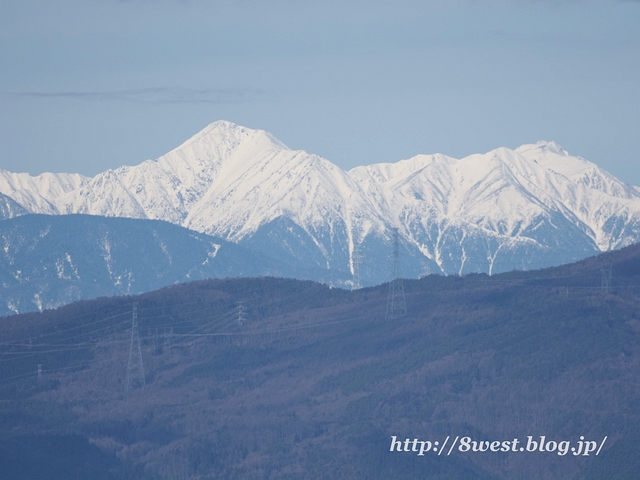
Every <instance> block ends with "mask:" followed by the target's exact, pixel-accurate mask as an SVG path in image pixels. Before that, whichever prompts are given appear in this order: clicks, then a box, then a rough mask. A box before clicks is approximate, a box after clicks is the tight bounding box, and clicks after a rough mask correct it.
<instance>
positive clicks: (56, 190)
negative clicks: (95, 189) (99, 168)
mask: <svg viewBox="0 0 640 480" xmlns="http://www.w3.org/2000/svg"><path fill="white" fill-rule="evenodd" d="M88 180H89V178H87V177H84V176H82V175H80V174H78V173H43V174H41V175H37V176H35V177H33V176H31V175H29V174H28V173H12V172H8V171H6V170H0V193H2V194H4V195H6V196H8V197H9V198H11V199H13V200H15V201H16V202H17V203H18V204H20V205H21V206H22V207H24V208H25V209H27V210H28V211H29V212H30V213H44V214H48V215H56V214H59V213H61V212H60V211H59V210H58V208H57V206H56V202H57V199H59V198H60V197H61V196H62V195H64V194H65V193H67V192H71V191H75V190H77V189H78V188H80V187H81V186H83V185H84V184H85V183H87V181H88Z"/></svg>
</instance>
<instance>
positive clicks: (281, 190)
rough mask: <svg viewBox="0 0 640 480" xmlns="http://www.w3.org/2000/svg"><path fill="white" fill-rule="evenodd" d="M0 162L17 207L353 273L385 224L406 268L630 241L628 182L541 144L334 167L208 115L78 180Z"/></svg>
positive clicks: (479, 263) (4, 186)
mask: <svg viewBox="0 0 640 480" xmlns="http://www.w3.org/2000/svg"><path fill="white" fill-rule="evenodd" d="M0 173H2V174H3V175H0V192H2V193H5V194H6V195H9V196H10V197H11V198H13V199H14V200H16V201H17V202H18V203H20V204H21V205H22V206H23V207H25V208H26V209H27V210H29V211H31V212H45V213H54V214H56V213H87V214H93V215H102V216H114V217H132V218H148V219H161V220H166V221H169V222H172V223H175V224H178V225H181V226H184V227H187V228H190V229H193V230H197V231H199V232H204V233H207V234H211V235H217V236H220V237H222V238H225V239H227V240H230V241H233V242H237V243H247V244H251V246H252V248H254V249H256V250H257V251H263V252H265V253H266V252H268V253H269V254H273V255H274V256H275V257H277V258H282V259H284V258H294V259H296V261H297V262H299V265H300V268H301V269H317V268H324V269H326V270H327V271H333V272H342V273H341V275H342V274H351V273H353V272H354V269H355V262H356V257H357V255H356V254H355V253H356V250H357V251H358V256H359V257H360V258H361V264H360V265H359V267H360V268H359V269H360V272H361V275H362V276H363V283H364V284H372V283H379V282H381V281H385V280H387V272H388V271H389V266H388V263H389V258H388V252H389V247H390V242H391V229H392V228H399V231H400V234H401V237H402V239H401V250H402V255H403V257H404V258H405V264H404V265H403V272H404V274H405V275H406V276H416V275H419V274H420V272H422V271H423V267H424V263H425V262H426V264H427V266H428V267H429V268H430V269H431V271H439V272H444V273H464V272H473V271H484V272H489V273H495V272H498V271H504V270H511V269H513V268H536V267H541V266H548V265H554V264H558V263H563V262H567V261H572V260H576V259H579V258H584V257H585V256H588V255H590V254H593V253H596V252H598V251H604V250H610V249H613V248H620V247H622V246H625V245H628V244H629V243H633V242H637V241H639V240H640V191H639V190H638V189H637V188H635V187H631V186H629V185H626V184H624V183H623V182H620V181H619V180H617V179H616V178H614V177H613V176H611V175H610V174H608V173H606V172H604V171H602V170H600V169H598V167H597V166H596V165H594V164H592V163H590V162H588V161H586V160H584V159H582V158H580V157H573V156H570V155H569V154H568V153H567V152H566V151H565V150H563V149H562V148H561V147H560V146H558V145H557V144H555V143H554V142H538V143H537V144H532V145H523V146H521V147H519V148H518V149H516V150H510V149H507V148H498V149H496V150H493V151H491V152H488V153H485V154H478V155H471V156H468V157H465V158H463V159H460V160H457V159H454V158H451V157H447V156H445V155H440V154H436V155H418V156H416V157H413V158H411V159H408V160H402V161H400V162H397V163H394V164H391V163H384V164H377V165H369V166H363V167H356V168H354V169H352V170H350V171H349V172H345V171H344V170H342V169H340V168H339V167H337V166H335V165H333V164H332V163H331V162H329V161H328V160H326V159H323V158H321V157H318V156H317V155H312V154H308V153H306V152H304V151H293V150H290V149H288V148H287V147H286V146H285V145H284V144H282V143H281V142H280V141H278V140H277V139H275V138H274V137H272V136H271V135H270V134H268V133H266V132H264V131H261V130H252V129H249V128H245V127H241V126H238V125H235V124H233V123H230V122H225V121H218V122H214V123H212V124H211V125H209V126H207V127H206V128H205V129H204V130H202V131H201V132H199V133H198V134H196V135H195V136H193V137H192V138H191V139H189V140H188V141H186V142H185V143H183V144H182V145H180V146H179V147H177V148H176V149H174V150H172V151H171V152H169V153H167V154H166V155H164V156H162V157H160V158H158V159H157V160H147V161H145V162H143V163H142V164H140V165H136V166H131V167H129V166H124V167H120V168H118V169H115V170H108V171H106V172H103V173H101V174H99V175H97V176H95V177H94V178H92V179H85V178H84V177H80V176H76V177H73V178H69V179H66V177H64V178H63V177H59V176H55V175H53V174H43V175H41V176H39V177H28V176H27V177H24V174H9V173H8V172H0ZM16 175H23V176H22V177H16ZM7 179H8V180H7ZM45 179H48V183H47V182H46V181H45ZM65 179H66V180H65ZM56 182H57V183H56ZM65 182H66V183H65ZM47 185H48V186H49V187H48V188H47ZM342 277H344V275H342Z"/></svg>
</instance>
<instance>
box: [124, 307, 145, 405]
mask: <svg viewBox="0 0 640 480" xmlns="http://www.w3.org/2000/svg"><path fill="white" fill-rule="evenodd" d="M144 385H145V381H144V366H143V365H142V348H141V346H140V334H139V333H138V304H137V303H134V304H133V317H132V319H131V343H130V344H129V363H128V364H127V385H126V391H127V392H128V391H130V390H132V389H134V388H139V387H144Z"/></svg>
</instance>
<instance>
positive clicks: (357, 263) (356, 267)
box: [351, 243, 362, 290]
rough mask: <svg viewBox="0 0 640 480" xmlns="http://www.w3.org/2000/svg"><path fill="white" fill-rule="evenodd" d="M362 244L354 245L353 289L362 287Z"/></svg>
mask: <svg viewBox="0 0 640 480" xmlns="http://www.w3.org/2000/svg"><path fill="white" fill-rule="evenodd" d="M361 259H362V258H361V257H360V245H359V244H357V243H356V244H355V246H354V247H353V281H352V283H351V290H358V289H360V288H362V284H361V283H360V260H361Z"/></svg>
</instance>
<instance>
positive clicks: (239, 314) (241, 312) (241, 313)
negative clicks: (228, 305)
mask: <svg viewBox="0 0 640 480" xmlns="http://www.w3.org/2000/svg"><path fill="white" fill-rule="evenodd" d="M235 312H236V322H238V325H239V326H242V325H243V324H244V322H246V321H247V307H245V305H244V303H242V302H238V306H237V307H236V308H235Z"/></svg>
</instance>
